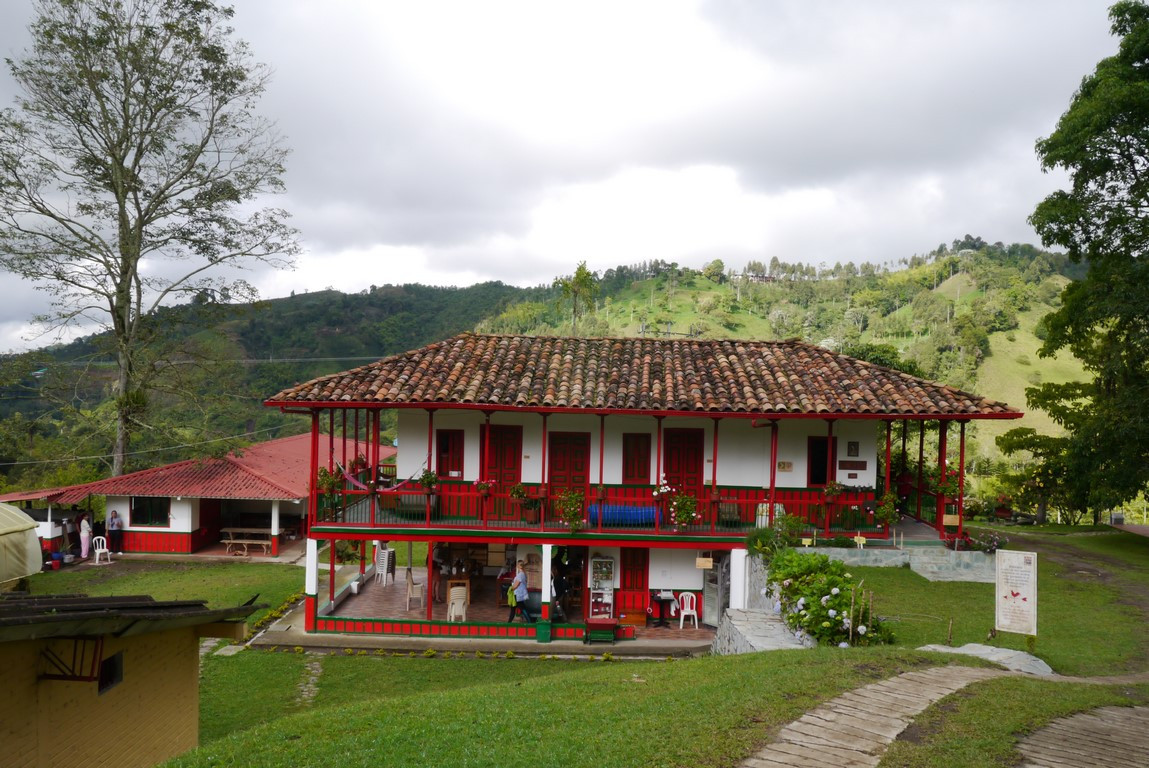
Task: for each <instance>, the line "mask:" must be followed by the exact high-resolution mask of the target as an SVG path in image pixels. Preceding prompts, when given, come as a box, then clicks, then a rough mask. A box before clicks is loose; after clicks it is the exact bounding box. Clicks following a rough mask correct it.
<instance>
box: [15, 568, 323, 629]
mask: <svg viewBox="0 0 1149 768" xmlns="http://www.w3.org/2000/svg"><path fill="white" fill-rule="evenodd" d="M31 589H32V592H33V593H34V594H68V593H72V594H85V595H92V596H101V595H151V596H152V597H154V598H155V599H157V600H206V601H207V604H208V607H211V608H224V607H228V606H233V605H240V604H241V603H244V602H246V601H247V600H248V599H250V598H251V597H252V596H253V595H256V594H258V595H259V598H258V600H257V601H256V602H258V603H267V604H268V606H269V608H268V609H267V610H261V611H257V612H256V613H254V614H252V615H251V616H250V617H249V618H248V625H249V626H250V625H252V624H255V623H256V622H257V621H259V619H260V618H262V617H263V615H264V614H265V613H267V612H268V611H270V610H272V609H274V608H277V607H279V606H280V605H281V604H282V603H283V602H284V601H286V600H287V599H288V598H289V597H290V596H291V595H293V594H295V593H297V592H301V591H303V569H302V568H299V567H297V566H292V565H282V564H273V563H217V562H186V561H181V562H172V561H159V560H117V561H116V562H115V563H113V564H112V565H110V566H107V567H105V566H100V567H96V566H84V567H76V568H67V569H65V570H61V571H44V572H42V573H38V574H36V575H35V576H33V577H32V578H31Z"/></svg>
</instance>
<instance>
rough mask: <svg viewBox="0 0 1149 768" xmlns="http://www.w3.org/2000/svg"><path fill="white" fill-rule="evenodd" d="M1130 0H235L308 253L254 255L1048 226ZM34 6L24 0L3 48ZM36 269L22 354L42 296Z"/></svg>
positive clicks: (533, 257)
mask: <svg viewBox="0 0 1149 768" xmlns="http://www.w3.org/2000/svg"><path fill="white" fill-rule="evenodd" d="M1109 4H1110V2H1108V0H1107V1H1106V2H1098V1H1096V0H1025V1H1022V0H1017V1H1015V2H1001V1H1000V0H947V1H946V2H944V3H933V2H921V0H906V1H905V2H896V1H894V0H889V1H882V2H877V1H876V0H875V1H873V2H858V1H857V0H854V1H853V2H829V1H823V2H808V1H806V0H793V1H792V2H782V1H773V0H760V1H758V2H755V1H754V0H722V1H715V2H706V1H704V0H702V1H691V0H651V2H628V1H626V0H610V1H609V2H594V1H593V0H580V1H579V2H565V3H553V2H541V1H540V0H524V1H523V2H496V1H495V0H485V1H484V2H475V0H463V1H462V2H436V1H435V0H419V1H418V2H402V3H399V2H380V1H379V0H328V1H327V2H320V1H319V0H235V2H234V5H235V8H236V15H235V18H234V25H235V27H236V30H237V33H238V34H239V35H240V36H241V37H243V38H244V39H246V40H247V41H248V42H249V43H250V44H251V46H252V49H253V51H254V53H255V56H256V58H257V59H258V60H260V61H263V62H266V63H268V64H270V65H271V66H272V68H273V69H274V71H275V77H274V81H273V83H272V86H271V89H270V91H269V92H268V94H267V96H266V98H265V100H264V102H263V113H264V114H265V115H266V116H268V117H270V118H273V119H274V120H276V121H277V122H278V125H279V127H280V130H281V131H282V132H283V133H284V134H285V136H286V139H287V143H288V145H289V146H290V147H291V148H292V150H293V152H292V155H291V157H290V159H289V170H288V174H287V186H288V192H287V194H286V195H285V196H283V197H282V198H281V199H279V200H277V201H276V203H277V204H278V205H281V206H282V207H285V208H286V209H288V210H289V211H291V212H292V214H293V217H294V218H293V223H294V225H295V226H296V227H298V228H299V230H300V232H301V235H302V243H303V246H304V249H305V252H304V254H303V256H302V257H301V258H300V259H299V262H298V267H297V269H296V270H294V271H292V272H279V273H276V272H267V273H255V274H254V275H252V277H253V278H254V282H255V283H256V284H257V286H258V287H259V288H260V290H261V293H262V295H263V296H265V297H277V296H285V295H287V294H288V293H290V292H291V291H293V290H294V291H297V292H302V291H304V290H317V289H322V288H325V287H334V288H337V289H340V290H343V291H348V292H354V291H359V290H362V289H364V288H366V287H367V286H369V285H371V284H375V285H382V284H385V283H404V282H421V283H427V284H436V285H468V284H471V283H474V282H478V281H482V280H502V281H504V282H507V283H513V284H517V285H534V284H538V283H543V282H549V281H550V280H551V279H552V278H554V277H555V276H556V275H559V274H568V273H570V272H572V271H573V269H574V266H575V265H576V264H577V262H579V261H581V260H586V262H587V264H588V265H589V266H590V267H591V269H594V270H599V271H602V270H605V269H607V268H609V267H612V266H617V265H619V264H631V263H635V262H638V261H640V260H644V259H655V258H658V259H665V260H668V261H677V262H679V263H680V264H682V265H686V266H694V267H700V266H702V265H703V264H704V263H706V262H708V261H710V260H712V259H715V258H720V259H722V260H723V261H724V262H725V263H726V265H727V266H730V267H736V268H741V267H742V266H744V265H745V264H746V262H747V261H749V260H751V259H757V260H761V261H764V262H767V261H769V259H770V258H771V257H773V256H777V257H778V258H779V259H782V260H784V261H791V262H794V261H800V262H808V263H831V264H832V263H834V262H836V261H843V262H844V261H848V260H851V261H855V262H862V261H871V262H874V263H882V262H892V261H896V260H898V259H901V258H905V257H908V256H910V255H912V254H914V253H924V252H926V251H928V250H932V249H933V248H936V247H937V245H938V244H939V243H943V242H944V243H949V242H951V241H952V240H953V239H955V238H960V237H961V236H962V235H964V234H966V233H969V234H973V235H978V236H981V237H983V238H985V239H986V240H988V241H990V242H993V241H999V240H1000V241H1003V242H1007V243H1009V242H1033V243H1036V242H1037V238H1036V235H1035V234H1034V232H1033V230H1032V229H1031V228H1030V226H1029V225H1028V224H1027V223H1026V217H1027V216H1028V215H1029V214H1030V212H1031V211H1032V210H1033V208H1034V206H1035V205H1036V203H1037V202H1038V201H1039V200H1040V199H1041V198H1042V197H1043V196H1044V195H1046V194H1047V193H1048V192H1049V191H1051V190H1052V189H1054V188H1056V187H1058V186H1060V185H1062V184H1063V183H1064V179H1063V178H1061V177H1060V176H1057V175H1046V174H1042V173H1041V170H1040V168H1039V166H1038V162H1037V159H1036V156H1035V154H1034V149H1033V147H1034V142H1035V140H1036V139H1037V138H1039V137H1041V136H1044V135H1046V134H1048V133H1049V132H1050V131H1051V130H1052V129H1053V127H1054V125H1055V122H1056V120H1057V118H1058V116H1059V115H1060V114H1061V113H1062V112H1064V111H1065V109H1066V108H1067V106H1068V104H1069V100H1070V98H1071V96H1072V94H1073V92H1074V90H1075V89H1076V87H1077V85H1078V84H1079V83H1080V81H1081V78H1082V77H1083V76H1084V75H1085V74H1087V73H1089V72H1091V71H1092V69H1093V67H1094V66H1095V64H1096V63H1097V61H1098V60H1099V59H1101V58H1103V57H1105V56H1108V55H1111V54H1112V53H1113V52H1115V50H1116V46H1117V42H1116V40H1115V39H1114V38H1113V37H1111V36H1110V35H1109V32H1108V26H1109V25H1108V19H1107V8H1108V5H1109ZM30 16H31V2H29V1H28V0H3V2H2V3H0V53H2V54H3V55H4V56H12V55H18V54H19V52H20V51H21V50H22V49H23V48H25V47H26V46H27V45H28V40H27V31H26V25H27V22H28V20H29V18H30ZM12 95H13V84H12V82H11V80H10V79H9V78H8V74H7V70H4V71H3V73H2V74H0V105H4V106H6V105H9V104H11V102H12ZM18 286H19V284H18V283H14V282H13V278H11V277H10V276H0V287H3V288H4V289H5V293H6V294H7V295H9V296H11V297H12V299H11V300H8V301H5V302H4V303H3V304H0V350H4V349H17V348H22V347H25V346H27V342H25V341H22V337H26V336H27V328H26V323H27V320H28V319H29V318H30V317H31V315H32V314H33V313H34V312H35V311H36V309H37V306H38V304H39V302H40V301H41V300H40V299H39V298H38V296H37V294H35V293H33V292H31V291H28V290H27V289H26V288H20V287H18ZM43 341H44V340H40V342H36V343H33V346H35V345H37V344H38V343H43Z"/></svg>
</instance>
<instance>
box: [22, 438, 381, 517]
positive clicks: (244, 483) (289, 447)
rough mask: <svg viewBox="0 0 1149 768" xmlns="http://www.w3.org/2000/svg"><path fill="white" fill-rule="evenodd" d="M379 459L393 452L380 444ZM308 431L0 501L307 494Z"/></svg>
mask: <svg viewBox="0 0 1149 768" xmlns="http://www.w3.org/2000/svg"><path fill="white" fill-rule="evenodd" d="M380 451H381V458H389V457H390V456H393V455H394V454H395V450H394V449H393V448H381V449H380ZM310 462H311V436H310V434H307V433H305V434H302V435H294V436H292V437H283V438H280V439H278V440H268V441H267V442H264V443H257V444H255V445H252V446H249V447H247V448H245V449H243V451H242V452H240V453H239V454H238V455H236V454H231V455H228V456H227V457H225V458H222V459H216V458H208V459H190V460H188V461H180V462H176V463H175V464H167V465H165V466H162V467H154V468H152V469H145V470H141V471H139V472H132V473H131V474H127V475H120V476H119V477H110V478H108V479H106V480H97V481H95V482H92V483H84V484H82V485H71V486H65V487H61V488H45V489H41V490H38V491H21V492H15V493H8V494H4V495H3V496H0V501H29V500H39V499H45V500H48V501H50V502H51V503H52V504H61V505H67V504H76V503H79V502H80V501H82V500H84V499H85V498H87V497H88V496H189V497H192V498H207V499H261V500H274V499H279V500H290V499H302V498H305V497H306V496H307V492H308V483H309V482H310V478H311V476H312V472H311V471H310V469H311V468H310Z"/></svg>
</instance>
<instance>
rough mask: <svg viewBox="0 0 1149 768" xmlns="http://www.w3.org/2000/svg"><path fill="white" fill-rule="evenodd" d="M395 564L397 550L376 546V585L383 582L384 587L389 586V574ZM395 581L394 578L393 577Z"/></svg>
mask: <svg viewBox="0 0 1149 768" xmlns="http://www.w3.org/2000/svg"><path fill="white" fill-rule="evenodd" d="M393 562H395V550H393V549H391V548H390V547H381V546H379V545H376V546H375V583H376V584H378V583H379V582H383V586H387V572H388V571H390V570H391V564H392V563H393ZM392 579H394V576H392Z"/></svg>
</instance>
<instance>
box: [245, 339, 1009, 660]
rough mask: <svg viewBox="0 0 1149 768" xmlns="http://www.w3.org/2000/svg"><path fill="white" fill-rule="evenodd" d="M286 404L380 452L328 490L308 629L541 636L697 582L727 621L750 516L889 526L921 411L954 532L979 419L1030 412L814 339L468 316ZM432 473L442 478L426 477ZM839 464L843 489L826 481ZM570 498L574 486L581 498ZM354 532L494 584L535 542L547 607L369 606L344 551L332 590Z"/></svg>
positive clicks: (322, 496) (282, 398)
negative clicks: (576, 334)
mask: <svg viewBox="0 0 1149 768" xmlns="http://www.w3.org/2000/svg"><path fill="white" fill-rule="evenodd" d="M266 404H267V405H268V406H272V407H278V408H281V409H282V410H284V411H287V412H293V413H302V414H306V415H308V416H309V417H310V419H311V423H312V430H311V438H312V457H313V461H312V463H313V466H317V467H320V468H325V469H327V470H328V471H329V473H330V474H333V475H335V476H337V477H339V476H340V471H341V470H342V468H345V467H348V466H350V465H351V464H352V462H353V461H354V459H355V457H360V456H362V457H364V460H363V461H361V462H360V463H359V465H358V466H359V469H358V471H356V472H354V473H350V474H349V473H345V472H344V473H342V480H343V481H342V482H339V483H338V487H336V488H334V489H331V490H330V491H328V492H326V493H315V494H313V495H312V497H311V498H310V499H309V503H308V520H309V524H308V530H309V534H308V542H307V546H308V549H307V577H306V584H305V593H306V596H307V619H306V623H307V627H308V629H310V630H313V631H342V632H346V631H351V632H368V633H395V634H414V635H430V636H436V635H451V636H459V635H462V636H468V637H507V636H513V637H535V638H537V639H539V640H540V641H547V640H550V639H552V638H556V639H561V638H585V637H586V636H587V635H588V633H590V634H593V631H594V629H595V628H596V627H598V626H599V625H600V618H603V617H605V618H606V619H609V620H610V622H611V623H613V622H615V621H622V623H623V625H624V626H622V627H619V628H618V632H619V634H620V635H622V636H634V635H635V631H636V628H637V627H641V626H642V625H643V624H645V623H646V622H647V621H648V619H647V617H648V616H650V615H651V614H652V613H653V614H657V612H658V610H660V609H661V607H662V604H661V603H660V598H661V597H663V596H664V595H666V594H673V595H674V596H675V598H676V599H681V596H682V595H683V594H693V595H695V597H696V598H697V602H698V604H699V607H700V610H699V615H700V616H701V618H702V620H703V622H705V623H709V624H717V622H718V620H719V618H720V616H721V613H722V611H723V609H724V608H725V607H743V606H744V605H745V602H746V595H745V590H746V583H747V582H746V559H747V552H746V549H745V543H744V542H745V536H746V534H747V533H748V532H749V531H750V530H752V529H753V528H755V527H756V526H763V525H767V524H769V523H770V522H771V521H772V520H773V518H774V516H775V515H776V514H782V513H785V514H788V515H795V516H799V517H801V518H803V520H804V521H805V522H806V524H807V526H808V527H809V528H810V529H811V531H818V532H821V533H822V534H823V535H834V534H849V535H851V536H854V535H862V536H869V537H882V536H885V535H886V531H885V530H884V528H883V527H882V526H881V525H878V524H876V522H875V520H874V517H873V514H872V508H873V502H874V499H875V497H877V496H880V495H881V494H882V493H883V492H884V491H886V490H889V489H890V488H891V465H892V463H893V462H894V461H896V459H894V457H893V452H894V446H895V445H896V444H897V443H899V442H900V451H899V455H900V456H902V457H905V456H907V455H909V452H910V451H911V448H912V447H911V446H909V444H908V443H909V441H910V440H911V438H912V437H914V435H913V434H912V433H913V431H914V430H913V428H912V426H911V425H913V424H916V425H917V435H916V437H917V442H918V447H919V453H920V454H921V455H922V456H923V457H924V446H925V440H924V438H925V431H926V426H927V425H929V427H930V428H931V430H933V431H934V432H936V435H937V437H936V446H937V466H938V467H941V468H942V469H941V470H940V472H941V473H942V476H943V479H945V476H946V474H947V473H948V474H949V475H951V476H952V475H953V474H955V473H956V475H957V478H958V484H959V491H958V493H956V494H953V496H952V497H946V496H944V495H942V494H938V493H933V494H931V493H930V492H928V489H927V488H926V486H925V484H924V483H923V480H922V475H921V472H922V469H921V467H923V466H924V464H925V462H924V461H923V462H919V463H918V467H919V469H918V475H917V477H916V478H915V479H914V481H913V482H912V483H911V487H910V489H909V491H910V493H908V494H906V495H909V496H911V498H907V499H905V500H904V503H905V504H907V511H908V512H909V513H910V514H913V515H914V516H916V517H919V519H923V520H925V521H927V522H929V523H930V524H932V525H934V526H935V527H936V528H937V530H938V532H939V537H940V536H944V535H945V534H946V532H947V531H952V530H955V529H956V530H960V526H961V512H962V510H961V492H960V486H961V483H962V482H963V477H964V474H963V473H964V466H963V465H964V456H965V428H966V424H968V423H969V422H970V421H972V420H976V419H1012V418H1018V417H1019V416H1020V415H1021V414H1020V413H1019V412H1017V411H1014V410H1013V409H1011V408H1009V407H1008V406H1007V405H1005V404H1003V403H998V402H994V401H991V400H987V399H985V398H981V397H978V396H976V395H972V394H969V393H966V392H962V391H960V390H956V389H953V388H951V387H946V386H943V385H940V384H936V383H933V382H929V381H925V380H922V379H919V378H916V377H913V376H909V375H908V374H905V373H902V372H900V371H896V370H891V369H887V368H883V367H881V366H877V365H873V364H870V363H866V362H863V361H859V360H855V359H853V358H849V357H846V356H843V355H838V354H835V353H833V352H830V351H828V350H825V349H822V348H820V347H816V346H812V345H808V344H804V343H801V342H797V341H781V342H766V341H729V340H675V341H670V340H660V339H577V338H547V337H526V336H491V335H477V334H470V333H466V334H462V335H459V336H456V337H453V338H451V339H447V340H445V341H443V342H440V343H437V344H432V345H429V346H427V347H423V348H421V349H416V350H413V351H411V352H407V353H403V354H400V355H395V356H392V357H389V358H386V359H383V360H380V361H379V362H377V363H374V364H371V365H366V366H362V367H360V368H356V369H353V370H350V371H346V372H343V373H340V374H334V375H331V376H325V377H322V378H319V379H315V380H313V381H310V382H307V383H305V384H301V385H298V386H295V387H292V388H290V389H286V390H284V391H282V392H280V393H279V394H277V395H275V396H274V397H272V398H270V399H269V400H268V401H267V403H266ZM384 409H398V434H399V446H400V450H399V454H398V456H397V476H398V478H399V480H400V482H399V483H398V485H397V486H392V485H391V484H390V483H389V482H385V481H384V478H381V477H379V476H378V475H377V474H375V472H376V470H375V469H374V468H376V467H378V466H379V455H380V454H379V452H380V451H381V450H382V446H381V445H380V444H379V439H378V436H379V431H380V413H381V411H383V410H384ZM955 423H956V427H957V428H956V429H954V425H955ZM895 430H896V431H897V435H895ZM954 432H956V433H957V435H956V437H957V442H958V450H957V454H958V457H957V458H958V461H957V463H956V467H954V468H952V469H951V468H949V466H950V465H949V462H948V461H947V459H948V456H947V452H949V451H952V449H951V448H950V447H949V446H948V445H947V441H949V440H950V439H951V438H952V437H953V433H954ZM895 469H897V468H896V467H895ZM427 470H430V471H432V472H434V473H435V475H436V476H437V480H438V482H437V483H436V484H435V486H434V487H433V488H431V489H427V488H424V487H422V486H420V485H419V484H418V482H417V479H418V478H419V477H420V476H421V475H422V473H423V472H425V471H427ZM900 474H901V475H902V477H901V478H900V480H899V482H900V483H903V484H904V483H905V482H907V481H906V478H905V476H904V475H905V473H900ZM664 483H665V485H667V486H669V487H671V488H672V489H673V491H672V492H669V493H667V492H665V491H662V487H663V484H664ZM828 483H834V484H837V483H840V484H841V485H842V486H844V489H843V490H842V491H841V493H838V494H834V495H833V496H828V495H827V494H826V493H825V492H824V491H825V489H826V486H827V484H828ZM428 490H430V491H431V492H430V493H428ZM578 497H581V503H578ZM564 498H574V499H575V501H576V503H575V504H573V505H572V506H571V507H570V508H568V509H565V510H564V506H563V504H562V500H563V499H564ZM683 500H685V505H684V504H683V503H682V502H683ZM676 503H677V506H675V504H676ZM684 506H693V507H694V508H695V510H694V513H693V514H691V515H684V514H682V513H681V510H682V509H683V508H684ZM339 540H350V541H355V542H367V541H372V540H386V541H390V542H404V541H422V542H427V543H428V545H429V546H428V553H429V554H428V563H427V569H428V571H427V572H428V573H432V572H434V571H436V570H437V569H439V568H441V567H442V566H441V565H440V564H439V563H437V562H435V560H434V554H433V553H436V552H438V553H440V554H441V555H442V554H444V553H445V557H441V558H440V559H445V560H446V561H447V563H448V566H450V565H452V564H454V565H456V566H458V564H459V563H460V562H464V563H465V565H464V569H465V571H466V576H467V577H468V578H469V579H471V580H474V579H479V580H486V581H487V582H490V581H494V580H495V579H497V578H498V571H500V570H502V568H501V566H502V565H503V564H504V563H505V562H506V560H508V559H520V560H526V561H527V563H528V564H529V566H530V569H529V574H528V576H529V582H530V585H531V587H532V598H531V602H532V605H533V606H536V609H537V612H538V613H539V616H540V619H541V620H540V621H539V622H537V623H536V624H532V625H523V626H520V625H509V624H507V623H506V622H505V621H504V620H501V619H500V620H494V621H493V620H491V619H490V617H488V618H487V620H473V619H472V620H468V621H466V622H462V623H459V622H448V621H447V620H446V619H447V616H446V615H445V613H446V612H445V609H444V608H442V607H437V606H436V605H435V604H434V603H433V602H432V601H426V603H425V605H422V606H418V607H417V609H416V610H415V611H412V610H411V609H410V608H407V609H404V610H398V609H388V610H389V612H390V615H366V616H364V615H361V612H360V613H359V614H355V613H352V612H351V611H350V609H347V608H345V607H341V603H342V602H343V598H344V597H346V596H345V595H343V594H341V593H340V592H339V588H338V587H337V580H336V578H335V573H334V571H335V564H334V563H333V562H331V563H329V564H327V567H328V568H330V569H331V571H332V572H331V574H330V578H329V579H328V587H327V590H326V594H320V593H319V588H318V585H319V568H320V563H319V558H318V551H319V547H320V546H321V545H322V544H329V543H330V544H333V543H334V542H336V541H339ZM512 552H513V553H514V554H513V555H511V556H510V557H508V553H512ZM563 558H565V559H566V561H567V564H568V565H573V567H574V572H573V573H566V572H565V571H564V566H563V565H562V564H561V563H562V560H563ZM329 560H330V558H329ZM556 570H557V571H559V572H564V575H567V576H570V577H572V578H571V581H573V590H571V591H572V592H574V593H575V596H576V598H577V599H575V600H573V601H572V603H573V605H574V606H575V610H573V611H571V610H568V611H567V615H566V616H565V617H563V618H560V617H558V616H557V615H555V614H556V612H555V611H554V610H553V606H552V602H553V597H554V594H553V592H552V577H553V575H554V574H553V572H554V571H556ZM364 573H365V575H366V573H367V571H366V569H364ZM463 580H464V581H466V580H467V579H463ZM469 584H470V581H468V585H469ZM500 584H501V582H498V581H494V586H496V587H498V586H499V585H500ZM356 586H358V584H356ZM468 589H470V586H468ZM468 594H469V593H468ZM495 594H496V596H497V595H498V594H499V593H498V592H496V593H495ZM380 610H382V609H380ZM624 618H625V619H626V620H623V619H624ZM636 618H637V619H638V620H637V621H636V620H635V619H636ZM628 625H629V626H628Z"/></svg>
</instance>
